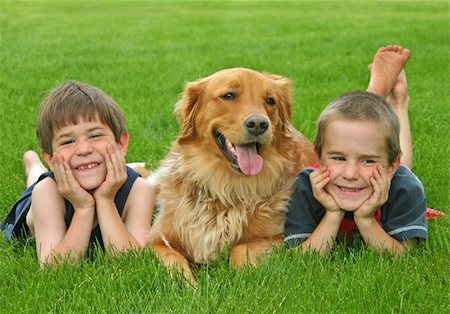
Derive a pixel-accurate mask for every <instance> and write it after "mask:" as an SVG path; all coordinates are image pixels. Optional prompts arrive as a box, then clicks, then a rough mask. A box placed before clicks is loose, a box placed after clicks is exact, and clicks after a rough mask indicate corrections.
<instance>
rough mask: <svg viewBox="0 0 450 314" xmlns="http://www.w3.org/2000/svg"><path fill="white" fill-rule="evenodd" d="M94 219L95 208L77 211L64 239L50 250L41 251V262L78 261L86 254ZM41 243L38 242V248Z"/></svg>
mask: <svg viewBox="0 0 450 314" xmlns="http://www.w3.org/2000/svg"><path fill="white" fill-rule="evenodd" d="M93 221H94V210H93V209H92V211H91V212H88V211H78V212H77V211H76V210H75V213H74V215H73V217H72V221H71V223H70V226H69V228H68V229H67V232H66V233H65V235H64V237H63V239H62V240H61V241H60V242H59V243H58V244H57V245H56V246H55V247H54V248H50V251H49V252H47V253H46V252H39V251H38V256H39V261H40V264H41V265H42V264H55V263H57V262H59V261H64V260H66V259H68V260H69V261H71V262H74V263H78V262H80V260H81V258H82V257H83V256H85V255H86V252H87V250H88V247H89V241H90V237H91V232H92V226H93ZM38 248H39V245H38V244H37V243H36V249H38ZM40 253H42V254H40Z"/></svg>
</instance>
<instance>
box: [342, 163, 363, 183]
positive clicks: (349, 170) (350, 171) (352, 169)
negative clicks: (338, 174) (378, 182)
mask: <svg viewBox="0 0 450 314" xmlns="http://www.w3.org/2000/svg"><path fill="white" fill-rule="evenodd" d="M343 176H344V178H345V179H347V180H355V179H357V178H358V176H359V173H358V167H357V165H354V164H351V163H347V164H346V165H345V168H344V173H343Z"/></svg>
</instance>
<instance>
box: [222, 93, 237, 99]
mask: <svg viewBox="0 0 450 314" xmlns="http://www.w3.org/2000/svg"><path fill="white" fill-rule="evenodd" d="M236 97H237V95H236V93H234V92H228V93H226V94H224V95H222V96H221V98H222V99H223V100H228V101H230V100H235V99H236Z"/></svg>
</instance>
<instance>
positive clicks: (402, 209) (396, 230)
mask: <svg viewBox="0 0 450 314" xmlns="http://www.w3.org/2000/svg"><path fill="white" fill-rule="evenodd" d="M313 171H314V169H313V168H307V169H305V170H303V171H302V172H301V173H300V174H299V175H298V178H297V181H296V184H295V190H294V192H293V194H292V197H291V200H290V202H289V205H288V212H287V213H286V225H285V231H284V235H285V239H284V242H285V245H286V247H288V248H291V247H295V246H298V245H300V244H301V243H302V242H303V241H305V240H306V239H308V238H309V237H310V236H311V234H312V232H313V231H314V229H316V227H317V226H318V224H319V223H320V221H321V220H322V217H323V216H324V215H325V208H324V207H323V206H322V205H321V204H320V203H319V202H318V201H317V200H316V199H315V198H314V196H313V193H312V188H311V183H310V181H309V175H310V174H311V172H313ZM426 209H427V205H426V199H425V192H424V188H423V185H422V183H421V182H420V180H419V179H418V178H417V177H416V176H415V175H414V174H413V173H412V172H411V170H409V169H408V168H406V167H404V166H400V167H399V168H398V169H397V171H396V172H395V174H394V177H393V178H392V182H391V188H390V190H389V197H388V200H387V201H386V203H385V204H384V205H383V206H381V208H380V210H379V213H380V215H381V217H380V219H379V223H380V225H381V227H382V228H383V229H384V230H385V231H386V233H388V234H389V235H390V236H392V237H393V238H395V239H396V240H398V241H404V240H406V239H411V238H416V239H418V240H423V239H426V238H427V234H428V231H427V230H428V229H427V220H426ZM349 220H350V221H352V220H353V213H352V212H346V213H345V217H344V221H345V222H347V223H348V222H349ZM343 224H344V222H343ZM341 227H342V225H341Z"/></svg>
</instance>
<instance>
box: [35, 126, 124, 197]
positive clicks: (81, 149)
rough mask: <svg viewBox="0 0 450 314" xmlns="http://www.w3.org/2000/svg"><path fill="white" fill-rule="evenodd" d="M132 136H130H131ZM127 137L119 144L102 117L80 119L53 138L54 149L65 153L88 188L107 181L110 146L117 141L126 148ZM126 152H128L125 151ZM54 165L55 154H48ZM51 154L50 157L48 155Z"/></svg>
mask: <svg viewBox="0 0 450 314" xmlns="http://www.w3.org/2000/svg"><path fill="white" fill-rule="evenodd" d="M127 139H128V138H127ZM123 141H124V139H123V136H122V137H121V139H120V141H119V143H116V140H115V137H114V134H113V132H112V131H111V129H110V128H109V127H108V126H107V125H105V124H103V123H102V122H101V121H100V120H99V119H98V118H97V119H96V120H94V121H90V122H86V121H80V122H79V123H78V124H69V125H67V126H64V127H62V128H60V129H59V130H56V131H55V132H54V136H53V140H52V148H53V152H54V153H57V154H58V155H60V156H62V157H63V158H64V160H65V161H66V162H67V163H68V164H69V166H70V168H71V170H72V173H73V176H74V178H75V180H76V181H78V183H79V184H80V185H81V187H82V188H83V189H85V190H88V191H90V190H94V189H96V188H98V187H99V186H100V185H101V184H102V183H103V181H104V180H105V177H106V173H107V167H106V160H105V156H106V154H107V147H108V145H109V144H111V143H114V144H116V145H118V146H119V148H120V149H121V150H122V151H124V150H125V149H126V143H124V142H123ZM124 153H125V151H124ZM43 155H44V158H45V159H46V161H47V163H48V164H49V165H50V166H51V160H52V156H50V155H49V154H46V153H45V154H44V152H43ZM46 156H47V157H46Z"/></svg>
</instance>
